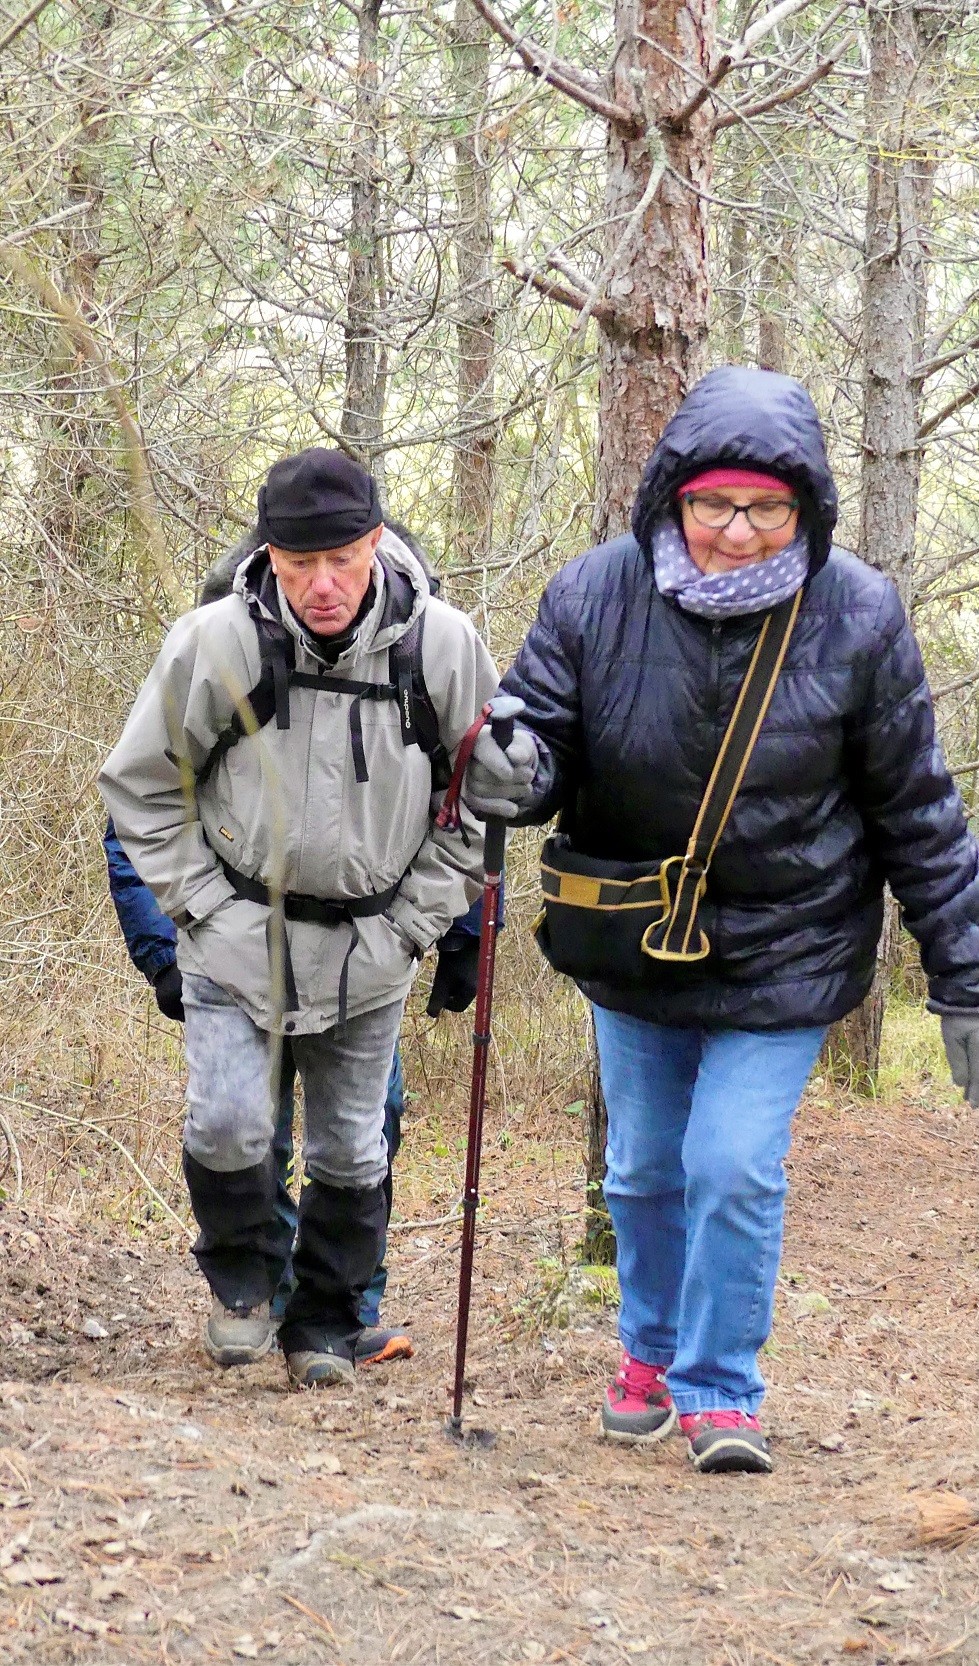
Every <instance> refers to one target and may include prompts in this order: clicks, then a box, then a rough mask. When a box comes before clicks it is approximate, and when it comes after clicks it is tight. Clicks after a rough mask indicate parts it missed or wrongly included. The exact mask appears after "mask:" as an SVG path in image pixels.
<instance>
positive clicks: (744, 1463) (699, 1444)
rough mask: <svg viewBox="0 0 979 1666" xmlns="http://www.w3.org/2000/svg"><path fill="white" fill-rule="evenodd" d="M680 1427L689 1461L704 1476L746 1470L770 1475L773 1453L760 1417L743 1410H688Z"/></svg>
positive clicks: (682, 1418) (756, 1473) (681, 1419)
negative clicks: (686, 1444) (684, 1437)
mask: <svg viewBox="0 0 979 1666" xmlns="http://www.w3.org/2000/svg"><path fill="white" fill-rule="evenodd" d="M680 1428H681V1430H682V1431H683V1433H684V1434H685V1435H686V1437H687V1441H688V1443H689V1448H690V1462H691V1463H692V1464H693V1467H694V1469H697V1470H699V1471H700V1473H701V1475H723V1474H726V1473H727V1472H728V1471H730V1470H736V1469H742V1470H747V1471H749V1472H750V1473H752V1474H754V1475H769V1474H771V1471H772V1455H771V1453H770V1452H769V1450H768V1442H767V1440H766V1439H765V1437H764V1435H763V1434H762V1432H761V1424H760V1423H759V1421H758V1419H757V1417H749V1415H748V1414H747V1412H743V1411H733V1410H727V1409H725V1410H724V1411H698V1412H685V1413H684V1414H683V1415H682V1416H681V1418H680Z"/></svg>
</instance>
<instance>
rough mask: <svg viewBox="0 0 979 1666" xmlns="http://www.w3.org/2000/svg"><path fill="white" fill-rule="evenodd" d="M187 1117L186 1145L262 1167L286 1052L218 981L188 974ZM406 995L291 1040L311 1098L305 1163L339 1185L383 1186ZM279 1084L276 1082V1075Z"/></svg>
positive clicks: (209, 1164)
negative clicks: (281, 1054)
mask: <svg viewBox="0 0 979 1666" xmlns="http://www.w3.org/2000/svg"><path fill="white" fill-rule="evenodd" d="M183 1000H184V1013H185V1015H186V1023H185V1026H184V1028H185V1042H186V1052H187V1072H188V1081H187V1118H186V1121H185V1123H184V1146H185V1147H186V1149H187V1151H188V1152H189V1153H190V1155H191V1156H192V1157H193V1158H195V1159H196V1161H197V1162H198V1163H200V1164H201V1165H202V1167H204V1168H207V1169H213V1170H215V1171H216V1172H217V1173H219V1174H232V1173H236V1172H238V1171H239V1170H242V1169H251V1168H254V1167H255V1165H256V1164H258V1163H260V1162H261V1161H262V1160H263V1158H264V1157H265V1156H266V1154H267V1152H268V1151H269V1148H270V1147H271V1144H272V1136H273V1134H274V1132H275V1122H276V1116H277V1114H278V1087H279V1083H278V1061H277V1057H276V1055H277V1052H278V1049H277V1047H276V1046H275V1044H274V1038H273V1037H271V1036H269V1035H268V1034H267V1032H266V1031H265V1030H260V1029H259V1028H258V1025H257V1024H254V1023H253V1022H252V1020H251V1019H250V1018H249V1016H248V1014H247V1013H246V1012H243V1011H242V1009H241V1007H240V1006H238V1004H237V1003H236V1001H235V1000H234V998H233V997H232V996H231V995H229V994H228V992H227V990H225V989H222V988H221V987H220V985H219V984H216V983H212V981H211V979H210V978H202V977H198V976H197V975H196V974H195V973H191V972H185V973H184V980H183ZM403 1012H404V1001H403V1000H401V1001H392V1002H391V1003H390V1004H389V1005H388V1006H384V1007H378V1008H377V1009H376V1011H374V1012H364V1013H360V1014H358V1016H357V1017H356V1018H348V1019H347V1022H346V1025H345V1026H344V1027H343V1029H342V1030H341V1029H340V1028H339V1026H335V1027H334V1028H333V1029H330V1030H325V1031H323V1033H322V1034H320V1035H297V1036H293V1037H292V1038H291V1045H292V1051H293V1055H294V1057H295V1060H296V1066H297V1068H298V1070H299V1074H300V1075H301V1077H302V1081H303V1092H304V1097H305V1102H306V1117H305V1124H306V1125H305V1139H304V1142H303V1160H304V1163H305V1167H306V1172H307V1174H310V1175H312V1176H313V1178H314V1179H316V1180H321V1181H323V1182H324V1183H325V1184H326V1185H329V1186H340V1187H345V1188H351V1189H357V1190H359V1189H363V1188H365V1187H370V1186H378V1185H380V1183H381V1182H382V1181H383V1180H384V1178H385V1176H386V1174H387V1167H388V1157H387V1145H386V1143H385V1139H384V1100H385V1096H386V1093H387V1086H388V1078H389V1076H390V1074H391V1061H392V1059H393V1057H394V1047H395V1043H396V1041H397V1039H398V1032H399V1030H400V1028H401V1018H402V1014H403ZM273 1071H274V1072H275V1077H276V1080H275V1082H274V1083H273V1080H272V1074H273Z"/></svg>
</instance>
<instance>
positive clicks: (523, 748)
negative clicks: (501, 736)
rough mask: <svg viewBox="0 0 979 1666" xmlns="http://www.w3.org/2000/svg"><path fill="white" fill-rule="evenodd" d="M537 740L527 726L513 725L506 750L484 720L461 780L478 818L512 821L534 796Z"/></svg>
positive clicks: (471, 807) (521, 812)
mask: <svg viewBox="0 0 979 1666" xmlns="http://www.w3.org/2000/svg"><path fill="white" fill-rule="evenodd" d="M536 774H537V743H536V741H535V740H534V737H533V735H532V734H531V733H530V730H529V729H515V730H514V733H513V739H512V740H511V742H510V744H509V746H508V747H507V749H506V751H504V750H503V748H502V747H500V746H498V745H497V743H496V741H495V740H494V739H493V732H492V729H491V728H490V725H489V724H488V723H487V724H485V725H484V727H483V728H482V729H480V731H479V734H478V736H477V738H476V744H475V746H474V747H473V755H472V757H471V758H470V760H469V765H468V768H467V769H466V773H465V776H464V778H463V782H462V796H463V798H464V799H465V801H466V803H467V804H468V806H469V808H470V810H471V811H472V813H473V815H474V816H478V817H479V818H480V820H481V821H490V820H493V821H513V820H514V818H515V817H516V816H519V815H522V814H523V812H524V811H525V810H529V809H530V806H531V804H532V803H533V800H534V785H533V783H534V776H535V775H536Z"/></svg>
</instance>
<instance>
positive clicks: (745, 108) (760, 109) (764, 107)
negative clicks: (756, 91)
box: [714, 33, 857, 133]
mask: <svg viewBox="0 0 979 1666" xmlns="http://www.w3.org/2000/svg"><path fill="white" fill-rule="evenodd" d="M856 38H857V37H856V34H855V33H851V34H849V35H845V36H844V37H843V39H842V40H841V41H840V42H839V44H838V45H837V46H835V47H834V48H833V50H832V52H831V53H830V54H829V55H828V57H826V58H821V59H820V60H819V63H818V64H815V65H814V66H813V68H812V69H811V70H810V71H809V73H808V75H803V76H800V78H799V80H798V81H793V82H792V85H791V86H789V87H783V88H781V90H780V91H779V92H774V93H771V94H770V95H769V97H768V98H760V99H759V100H758V102H757V103H756V104H745V105H736V106H735V107H734V109H732V110H727V111H725V113H724V115H722V116H717V117H716V118H715V121H714V132H715V133H719V132H720V131H721V129H722V128H724V127H733V126H734V123H735V122H739V121H749V120H750V119H751V117H752V116H763V115H765V113H766V112H767V111H768V110H775V109H777V108H778V106H779V105H780V104H788V103H789V101H790V100H791V99H793V98H798V97H799V95H800V94H801V93H805V92H808V91H809V88H810V87H814V86H815V85H816V83H817V82H818V81H822V80H824V79H825V77H826V76H827V75H831V74H832V72H833V70H834V69H835V68H836V65H837V63H838V62H839V60H840V58H842V56H843V54H844V52H848V51H849V50H850V47H851V46H852V45H853V43H854V41H855V40H856Z"/></svg>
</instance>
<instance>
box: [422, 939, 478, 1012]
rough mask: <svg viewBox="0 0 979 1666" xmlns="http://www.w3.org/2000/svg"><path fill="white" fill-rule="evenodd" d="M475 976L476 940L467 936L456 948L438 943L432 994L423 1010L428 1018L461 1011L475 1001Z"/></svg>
mask: <svg viewBox="0 0 979 1666" xmlns="http://www.w3.org/2000/svg"><path fill="white" fill-rule="evenodd" d="M478 975H479V938H478V937H467V938H466V939H465V940H464V942H462V943H460V944H459V945H458V947H456V946H454V945H452V946H450V945H448V944H440V945H439V958H438V965H437V966H436V968H435V976H434V978H433V979H432V993H431V995H430V996H429V997H428V1006H427V1007H426V1008H425V1011H426V1013H427V1014H428V1016H429V1018H437V1017H438V1015H439V1013H440V1012H465V1010H466V1008H467V1007H468V1006H471V1005H472V1003H473V1001H474V1000H475V999H476V980H477V978H478Z"/></svg>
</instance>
